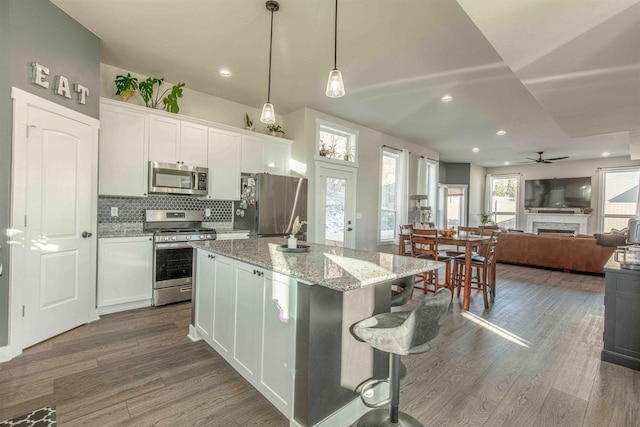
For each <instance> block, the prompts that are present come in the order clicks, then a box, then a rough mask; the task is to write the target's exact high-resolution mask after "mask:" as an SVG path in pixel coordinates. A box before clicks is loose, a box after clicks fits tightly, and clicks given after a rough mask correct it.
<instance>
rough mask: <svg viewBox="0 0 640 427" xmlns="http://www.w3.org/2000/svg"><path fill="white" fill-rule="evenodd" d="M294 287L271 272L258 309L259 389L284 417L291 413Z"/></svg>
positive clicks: (284, 277)
mask: <svg viewBox="0 0 640 427" xmlns="http://www.w3.org/2000/svg"><path fill="white" fill-rule="evenodd" d="M269 273H271V272H269ZM296 290H297V287H296V286H295V282H294V285H293V286H291V279H290V278H289V277H288V276H284V275H280V274H277V273H271V274H270V275H269V276H267V277H266V278H265V281H264V295H263V298H262V310H261V311H262V329H263V333H262V342H261V346H260V360H261V361H262V364H261V366H260V391H262V394H264V395H265V396H267V398H268V399H269V400H270V401H271V403H273V404H274V406H275V407H276V408H278V409H279V410H280V412H282V413H283V414H285V415H287V416H291V415H292V414H293V387H294V384H293V366H294V364H295V360H294V355H295V314H296V313H295V306H296Z"/></svg>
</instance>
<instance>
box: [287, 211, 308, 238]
mask: <svg viewBox="0 0 640 427" xmlns="http://www.w3.org/2000/svg"><path fill="white" fill-rule="evenodd" d="M306 223H307V221H300V217H299V216H297V217H296V219H295V220H293V226H292V227H291V236H290V237H293V238H295V237H296V235H297V234H298V233H300V230H302V227H303V226H304V225H305V224H306Z"/></svg>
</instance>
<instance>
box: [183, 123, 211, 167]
mask: <svg viewBox="0 0 640 427" xmlns="http://www.w3.org/2000/svg"><path fill="white" fill-rule="evenodd" d="M207 130H208V128H207V127H206V126H202V125H198V124H195V123H189V122H185V121H183V122H181V124H180V152H179V155H178V161H179V162H180V163H184V164H186V165H191V166H200V167H203V168H206V167H207V164H208V162H207V151H208V148H207Z"/></svg>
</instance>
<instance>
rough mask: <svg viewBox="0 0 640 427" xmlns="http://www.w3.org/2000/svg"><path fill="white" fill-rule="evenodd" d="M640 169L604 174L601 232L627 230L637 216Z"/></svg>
mask: <svg viewBox="0 0 640 427" xmlns="http://www.w3.org/2000/svg"><path fill="white" fill-rule="evenodd" d="M639 182H640V168H628V169H618V170H609V171H603V172H602V188H603V191H602V203H601V204H600V206H601V207H602V212H601V215H600V217H601V221H602V223H601V231H603V232H607V231H610V230H611V229H612V228H616V229H618V230H620V229H622V228H625V227H626V226H627V224H628V221H629V218H632V217H634V216H635V214H636V206H637V203H638V183H639Z"/></svg>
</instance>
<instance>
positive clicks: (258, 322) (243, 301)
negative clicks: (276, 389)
mask: <svg viewBox="0 0 640 427" xmlns="http://www.w3.org/2000/svg"><path fill="white" fill-rule="evenodd" d="M263 274H264V272H263V271H261V270H258V269H256V268H255V267H253V266H251V265H249V264H245V263H236V268H235V322H234V328H233V341H234V344H235V345H234V349H233V359H234V360H235V361H236V362H237V363H238V365H239V367H240V373H241V374H242V375H243V376H244V377H245V378H247V379H248V380H249V381H251V382H252V383H255V382H257V380H258V356H259V353H258V350H259V348H260V337H261V333H260V332H261V329H262V313H261V311H262V304H261V299H262V289H263V288H264V283H263V282H264V278H263V276H262V275H263ZM236 369H237V368H236Z"/></svg>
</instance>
